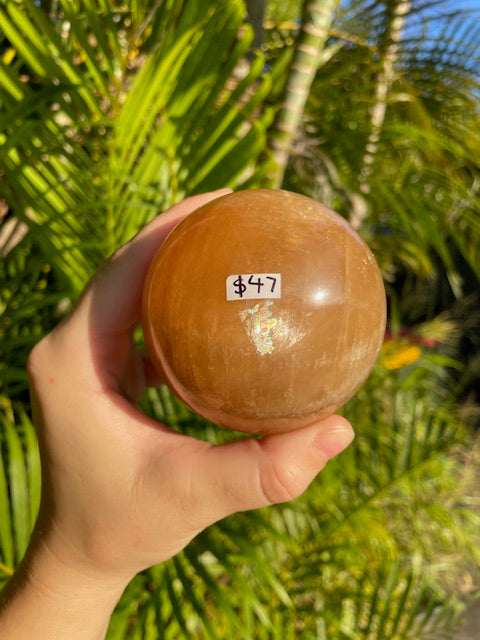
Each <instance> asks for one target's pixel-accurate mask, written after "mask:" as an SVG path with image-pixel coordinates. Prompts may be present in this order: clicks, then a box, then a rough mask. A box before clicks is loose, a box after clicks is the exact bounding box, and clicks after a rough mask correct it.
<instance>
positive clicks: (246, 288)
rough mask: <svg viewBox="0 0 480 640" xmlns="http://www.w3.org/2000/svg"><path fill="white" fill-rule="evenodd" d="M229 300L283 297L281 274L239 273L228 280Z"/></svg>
mask: <svg viewBox="0 0 480 640" xmlns="http://www.w3.org/2000/svg"><path fill="white" fill-rule="evenodd" d="M226 286H227V300H265V299H269V298H281V297H282V274H281V273H237V274H234V275H232V276H228V278H227V280H226Z"/></svg>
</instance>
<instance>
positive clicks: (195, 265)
mask: <svg viewBox="0 0 480 640" xmlns="http://www.w3.org/2000/svg"><path fill="white" fill-rule="evenodd" d="M142 316H143V318H142V320H143V329H144V335H145V341H146V345H147V350H148V353H149V355H150V358H151V360H152V362H153V364H154V366H155V367H156V368H157V369H158V371H159V372H160V373H161V375H162V377H163V379H164V380H165V382H166V383H167V384H168V385H169V387H170V388H171V389H172V391H173V392H174V393H175V394H176V395H177V396H178V397H179V398H180V399H181V400H183V402H185V404H187V405H188V406H189V407H190V408H191V409H193V410H194V411H195V412H197V413H199V414H201V415H202V416H204V417H206V418H207V419H209V420H211V421H213V422H215V423H217V424H220V425H223V426H226V427H229V428H231V429H236V430H239V431H245V432H250V433H264V434H267V433H277V432H283V431H290V430H293V429H296V428H300V427H303V426H307V425H308V424H311V423H313V422H315V421H316V420H319V419H321V418H323V417H326V416H328V415H330V414H332V413H333V412H334V411H335V410H336V409H337V408H339V407H340V406H341V405H342V404H344V403H345V402H346V401H347V400H348V399H349V398H351V397H352V396H353V395H354V393H355V392H356V391H357V390H358V389H359V387H360V386H361V385H362V384H363V382H364V381H365V380H366V378H367V376H368V374H369V373H370V371H371V369H372V367H373V365H374V363H375V360H376V358H377V355H378V352H379V350H380V347H381V344H382V341H383V336H384V331H385V316H386V303H385V290H384V286H383V281H382V277H381V273H380V270H379V268H378V266H377V263H376V262H375V259H374V257H373V255H372V253H371V251H370V249H369V248H368V247H367V245H366V244H365V243H364V242H363V240H361V238H360V237H359V236H358V234H357V233H356V232H355V231H354V230H353V229H352V228H351V227H350V226H349V224H348V223H347V222H346V221H345V220H344V219H343V218H342V217H341V216H339V215H338V214H336V213H334V212H333V211H331V210H330V209H328V208H327V207H325V206H323V205H321V204H319V203H318V202H315V201H314V200H312V199H310V198H307V197H305V196H301V195H298V194H295V193H290V192H287V191H279V190H269V189H259V190H250V191H239V192H236V193H232V194H228V195H226V196H222V197H220V198H217V199H216V200H213V201H211V202H209V203H208V204H206V205H204V206H202V207H200V208H199V209H197V210H196V211H195V212H193V213H192V214H191V215H189V216H188V217H187V218H186V219H185V220H183V221H182V222H181V223H180V224H179V225H178V226H177V227H176V228H175V229H174V230H173V231H172V233H171V234H170V235H169V237H168V238H167V240H166V242H165V244H164V245H163V246H162V247H161V248H160V249H159V251H158V252H157V254H156V256H155V257H154V259H153V261H152V263H151V265H150V269H149V273H148V275H147V279H146V282H145V288H144V292H143V308H142Z"/></svg>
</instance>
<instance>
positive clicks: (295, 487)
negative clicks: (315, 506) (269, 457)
mask: <svg viewBox="0 0 480 640" xmlns="http://www.w3.org/2000/svg"><path fill="white" fill-rule="evenodd" d="M260 481H261V487H262V492H263V495H264V496H265V499H266V500H267V501H268V502H269V503H270V504H278V503H280V502H288V501H290V500H294V499H295V498H298V496H299V495H301V494H302V493H303V491H304V488H305V487H304V486H303V483H302V482H301V479H300V478H299V474H298V469H297V468H296V467H295V466H294V465H293V464H290V465H288V466H280V465H276V464H274V463H271V464H269V465H268V466H267V467H264V468H263V469H262V472H261V474H260Z"/></svg>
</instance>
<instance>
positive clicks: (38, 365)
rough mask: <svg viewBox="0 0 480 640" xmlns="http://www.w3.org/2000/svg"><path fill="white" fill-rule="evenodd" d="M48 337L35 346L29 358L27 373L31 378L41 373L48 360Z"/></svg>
mask: <svg viewBox="0 0 480 640" xmlns="http://www.w3.org/2000/svg"><path fill="white" fill-rule="evenodd" d="M48 351H49V345H48V339H47V336H46V337H44V338H42V339H41V340H40V342H37V344H36V345H35V346H34V347H33V349H32V350H31V351H30V353H29V355H28V358H27V367H26V368H27V374H28V377H29V378H30V379H35V378H36V377H38V375H40V374H41V372H42V370H43V367H44V365H45V362H48V357H49V356H48Z"/></svg>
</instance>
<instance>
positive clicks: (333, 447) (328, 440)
mask: <svg viewBox="0 0 480 640" xmlns="http://www.w3.org/2000/svg"><path fill="white" fill-rule="evenodd" d="M354 437H355V434H354V431H353V429H352V427H351V426H350V425H348V424H342V425H338V426H336V427H332V428H331V429H328V431H321V432H320V433H319V434H318V435H317V436H316V438H315V440H314V441H313V447H314V448H315V449H316V450H317V451H318V452H319V453H321V454H322V455H324V456H325V457H326V458H327V460H330V459H331V458H334V457H335V456H337V455H338V454H339V453H340V452H341V451H343V450H344V449H345V448H346V447H348V445H349V444H350V443H351V442H352V440H353V438H354Z"/></svg>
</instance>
